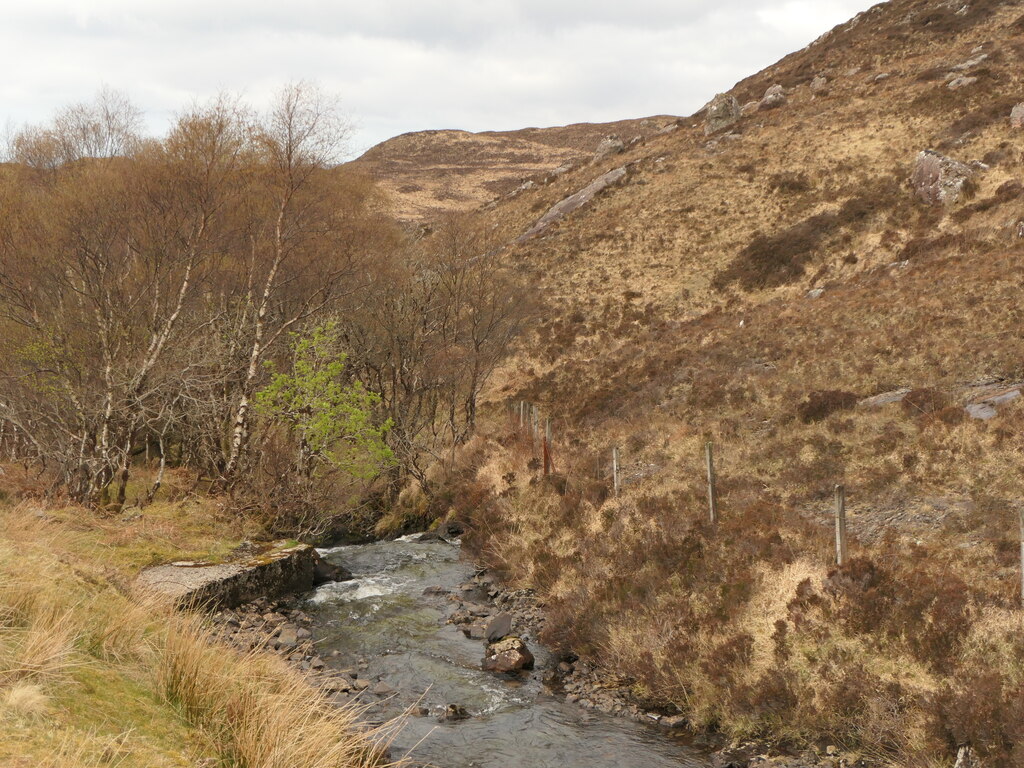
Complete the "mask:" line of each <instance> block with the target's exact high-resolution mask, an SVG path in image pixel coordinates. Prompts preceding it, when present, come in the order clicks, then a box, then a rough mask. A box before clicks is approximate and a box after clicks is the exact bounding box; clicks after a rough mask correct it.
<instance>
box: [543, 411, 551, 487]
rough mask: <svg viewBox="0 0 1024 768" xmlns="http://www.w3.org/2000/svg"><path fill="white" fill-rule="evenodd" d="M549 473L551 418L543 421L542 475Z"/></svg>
mask: <svg viewBox="0 0 1024 768" xmlns="http://www.w3.org/2000/svg"><path fill="white" fill-rule="evenodd" d="M550 474H551V419H546V420H545V423H544V476H545V477H547V476H548V475H550Z"/></svg>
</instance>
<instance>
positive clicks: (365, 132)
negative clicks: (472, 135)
mask: <svg viewBox="0 0 1024 768" xmlns="http://www.w3.org/2000/svg"><path fill="white" fill-rule="evenodd" d="M871 4H872V3H871V2H870V0H718V2H714V3H711V2H705V1H704V0H701V1H700V2H698V1H697V0H674V1H673V0H632V2H629V3H623V2H621V1H618V0H616V1H614V2H612V1H610V0H590V1H589V2H587V1H586V0H379V1H378V2H374V3H372V4H371V3H368V2H365V0H362V1H361V2H355V1H354V0H340V1H338V2H330V1H329V0H289V2H280V0H278V1H277V2H269V1H268V0H245V1H244V2H243V1H242V0H179V1H178V2H169V1H166V0H150V1H149V2H145V3H140V2H138V0H34V1H33V2H32V3H25V2H23V0H0V12H2V14H3V19H4V23H3V24H2V25H0V68H2V71H3V72H4V75H5V76H4V78H3V79H2V80H0V103H2V104H4V106H5V108H6V109H5V113H0V121H5V120H8V119H9V120H13V121H14V122H16V123H21V122H38V121H41V120H44V119H46V117H47V116H48V115H50V114H52V112H53V111H54V110H55V109H57V108H59V107H61V106H63V105H66V104H68V103H72V102H75V101H81V100H84V99H88V98H90V97H91V96H92V95H93V94H94V93H95V92H96V91H97V90H98V88H99V87H100V86H102V85H108V86H110V87H112V88H116V89H118V90H122V91H126V92H127V93H129V94H130V95H131V97H132V98H133V99H134V100H135V101H136V102H137V103H138V104H139V105H140V106H141V107H142V108H143V109H144V110H146V112H147V115H148V118H149V121H150V125H151V126H152V128H153V130H154V131H157V130H161V129H162V128H163V127H164V126H165V125H166V122H167V120H168V119H169V117H170V116H171V115H173V114H174V113H175V112H176V111H177V110H179V109H181V108H182V107H184V106H186V105H187V104H188V103H189V102H191V101H192V100H193V99H196V98H198V99H204V98H208V97H210V96H211V95H213V94H215V93H216V92H217V91H219V90H231V91H237V92H241V93H243V94H244V95H245V97H246V98H247V99H248V100H249V101H251V102H253V103H254V104H256V105H257V106H258V105H260V104H263V103H265V102H266V101H267V100H268V99H269V98H270V96H271V94H272V93H273V92H274V91H275V90H276V89H277V88H278V87H280V86H281V85H282V84H284V83H285V82H288V81H289V80H295V79H310V80H315V81H317V82H319V83H320V84H322V85H323V86H324V87H326V88H328V89H331V90H334V91H336V92H338V94H339V95H340V96H341V98H342V101H343V103H344V104H345V105H346V107H347V109H348V111H349V112H350V113H351V115H352V117H353V119H354V120H355V121H356V123H357V124H358V125H359V126H360V129H359V131H358V133H357V135H356V137H355V139H354V147H353V148H354V149H356V150H361V149H364V148H366V147H367V146H369V145H370V144H372V143H375V142H377V141H380V140H383V139H385V138H387V137H388V136H391V135H393V134H395V133H399V132H403V131H409V130H420V129H425V128H442V127H445V128H450V127H459V128H466V129H469V130H487V129H505V128H516V127H524V126H528V125H552V124H562V123H568V122H577V121H604V120H614V119H621V118H626V117H640V116H643V115H648V114H657V113H670V114H687V113H689V112H692V111H694V110H696V109H698V108H699V107H700V106H701V105H702V104H703V103H704V102H706V101H707V100H708V98H710V96H712V95H713V94H714V93H715V92H717V91H720V90H723V89H725V88H728V87H730V86H731V85H732V84H733V83H734V82H736V81H737V80H739V79H741V78H743V77H745V76H747V75H749V74H752V73H753V72H755V71H757V70H758V69H760V68H762V67H764V66H766V65H768V64H770V63H772V62H773V61H775V60H776V59H778V58H780V57H781V56H783V55H785V54H786V53H788V52H790V51H792V50H796V49H798V48H801V47H803V46H804V45H806V44H807V43H809V42H810V41H811V40H813V39H814V38H816V37H817V36H818V35H820V34H821V33H823V32H825V31H827V30H828V29H829V28H831V27H832V26H834V25H835V24H837V23H840V22H842V21H843V20H845V19H847V18H849V17H851V16H853V15H854V14H855V13H857V12H859V11H862V10H865V9H866V8H867V7H869V6H870V5H871Z"/></svg>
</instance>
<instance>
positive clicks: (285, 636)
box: [274, 624, 299, 650]
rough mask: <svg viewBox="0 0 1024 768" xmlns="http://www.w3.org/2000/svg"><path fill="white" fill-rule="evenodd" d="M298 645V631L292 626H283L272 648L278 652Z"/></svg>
mask: <svg viewBox="0 0 1024 768" xmlns="http://www.w3.org/2000/svg"><path fill="white" fill-rule="evenodd" d="M298 644H299V631H298V630H297V629H296V628H295V627H292V626H289V625H287V624H286V625H284V626H283V627H281V633H280V634H279V635H278V636H277V640H276V641H275V642H274V647H276V648H277V649H278V650H289V649H291V648H294V647H295V646H296V645H298Z"/></svg>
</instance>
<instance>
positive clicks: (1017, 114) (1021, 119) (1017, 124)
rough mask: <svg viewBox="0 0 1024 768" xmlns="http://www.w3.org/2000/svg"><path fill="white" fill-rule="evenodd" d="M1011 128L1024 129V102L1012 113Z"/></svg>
mask: <svg viewBox="0 0 1024 768" xmlns="http://www.w3.org/2000/svg"><path fill="white" fill-rule="evenodd" d="M1010 127H1011V128H1017V129H1020V128H1024V102H1021V103H1020V104H1018V105H1017V106H1015V107H1014V108H1013V109H1012V110H1011V111H1010Z"/></svg>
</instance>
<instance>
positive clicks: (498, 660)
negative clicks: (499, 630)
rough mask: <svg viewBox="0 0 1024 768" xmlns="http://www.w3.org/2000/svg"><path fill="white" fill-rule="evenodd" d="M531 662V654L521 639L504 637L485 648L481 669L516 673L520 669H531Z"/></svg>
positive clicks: (532, 659) (532, 660)
mask: <svg viewBox="0 0 1024 768" xmlns="http://www.w3.org/2000/svg"><path fill="white" fill-rule="evenodd" d="M533 662H534V658H533V654H532V653H530V649H529V648H527V647H526V643H524V642H523V641H522V639H520V638H518V637H506V638H505V639H504V640H499V641H498V642H496V643H491V644H490V645H488V646H487V655H486V656H484V660H483V668H484V669H485V670H486V671H488V672H502V673H509V672H518V671H519V670H521V669H533Z"/></svg>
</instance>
